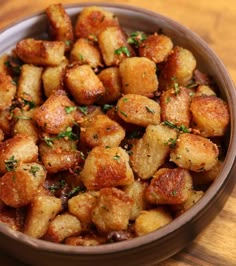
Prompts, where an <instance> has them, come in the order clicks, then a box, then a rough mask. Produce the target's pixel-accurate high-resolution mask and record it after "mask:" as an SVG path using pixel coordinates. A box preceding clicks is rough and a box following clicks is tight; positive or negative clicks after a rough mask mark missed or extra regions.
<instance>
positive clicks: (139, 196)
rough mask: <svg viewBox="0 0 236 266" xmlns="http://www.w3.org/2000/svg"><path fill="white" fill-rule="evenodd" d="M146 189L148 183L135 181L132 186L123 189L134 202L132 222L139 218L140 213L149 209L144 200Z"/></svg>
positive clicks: (131, 215)
mask: <svg viewBox="0 0 236 266" xmlns="http://www.w3.org/2000/svg"><path fill="white" fill-rule="evenodd" d="M146 187H147V184H146V183H144V182H140V181H138V180H135V181H134V182H133V183H132V184H130V185H128V186H125V187H124V189H123V191H124V192H125V193H126V194H127V195H128V196H129V197H130V198H131V199H133V201H134V203H133V206H132V211H131V214H130V220H133V221H134V220H135V219H136V218H137V217H138V216H139V214H140V212H141V211H142V210H144V209H145V208H146V207H147V202H146V200H145V198H144V191H145V189H146Z"/></svg>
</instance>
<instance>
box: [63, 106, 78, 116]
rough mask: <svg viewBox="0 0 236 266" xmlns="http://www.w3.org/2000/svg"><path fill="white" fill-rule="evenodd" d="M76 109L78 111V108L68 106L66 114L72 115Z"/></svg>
mask: <svg viewBox="0 0 236 266" xmlns="http://www.w3.org/2000/svg"><path fill="white" fill-rule="evenodd" d="M76 109H77V107H76V106H67V107H65V112H66V114H67V115H68V114H70V113H71V112H73V111H75V110H76Z"/></svg>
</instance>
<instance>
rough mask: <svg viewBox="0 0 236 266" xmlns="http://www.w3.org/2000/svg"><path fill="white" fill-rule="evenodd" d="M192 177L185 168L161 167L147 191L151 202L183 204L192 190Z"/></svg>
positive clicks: (147, 198)
mask: <svg viewBox="0 0 236 266" xmlns="http://www.w3.org/2000/svg"><path fill="white" fill-rule="evenodd" d="M192 187H193V183H192V177H191V175H190V173H189V171H188V170H186V169H183V168H174V169H169V168H161V169H159V170H158V171H157V172H156V173H155V174H154V175H153V179H152V180H151V183H150V185H149V186H148V187H147V189H146V191H145V198H146V200H147V201H148V202H149V203H151V204H183V203H184V202H185V201H186V200H187V199H188V197H189V196H190V193H191V191H192Z"/></svg>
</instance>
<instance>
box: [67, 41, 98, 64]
mask: <svg viewBox="0 0 236 266" xmlns="http://www.w3.org/2000/svg"><path fill="white" fill-rule="evenodd" d="M70 61H71V62H78V63H79V64H80V65H85V64H88V65H90V66H91V67H92V68H94V69H96V68H98V67H99V66H102V56H101V53H100V51H99V49H98V47H97V46H95V45H94V43H93V42H91V41H89V40H88V39H85V38H79V39H78V40H77V41H76V42H75V43H74V45H73V47H72V50H71V52H70Z"/></svg>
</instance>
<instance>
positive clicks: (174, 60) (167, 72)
mask: <svg viewBox="0 0 236 266" xmlns="http://www.w3.org/2000/svg"><path fill="white" fill-rule="evenodd" d="M195 68H196V59H195V57H194V56H193V54H192V53H191V52H190V51H189V50H187V49H185V48H183V47H180V46H175V47H174V49H173V52H172V53H171V54H170V55H169V56H168V57H167V60H166V62H165V63H164V66H163V68H162V69H161V72H160V74H159V88H160V89H161V90H167V89H170V88H173V87H174V86H175V84H178V85H180V86H185V85H187V84H188V83H189V81H190V80H191V78H192V76H193V71H194V69H195Z"/></svg>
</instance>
